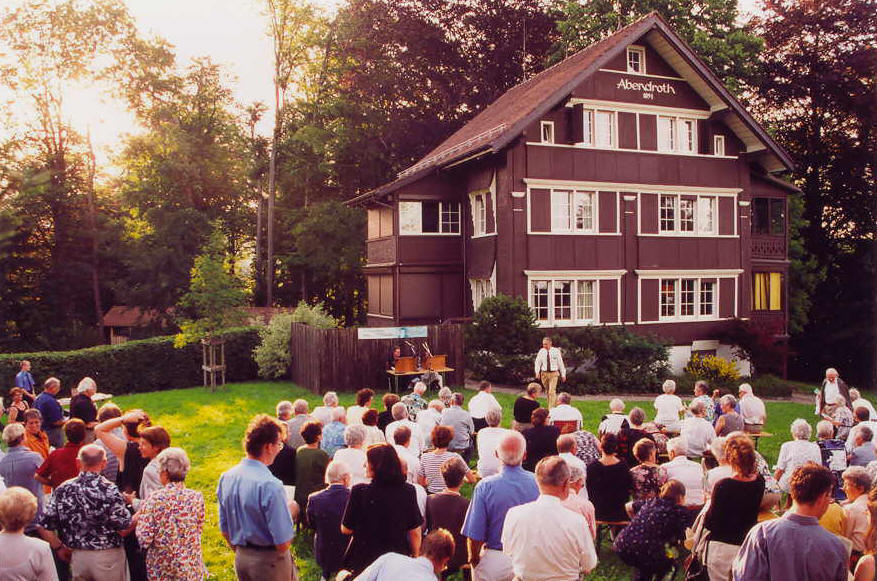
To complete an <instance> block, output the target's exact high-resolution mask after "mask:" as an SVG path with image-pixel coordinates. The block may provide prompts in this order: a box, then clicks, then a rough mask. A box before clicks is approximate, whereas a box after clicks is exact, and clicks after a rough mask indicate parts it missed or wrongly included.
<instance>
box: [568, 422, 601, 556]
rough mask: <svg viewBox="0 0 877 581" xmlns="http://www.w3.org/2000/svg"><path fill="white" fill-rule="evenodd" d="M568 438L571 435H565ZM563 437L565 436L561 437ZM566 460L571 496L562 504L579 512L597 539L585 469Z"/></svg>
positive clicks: (592, 536) (594, 516) (593, 536)
mask: <svg viewBox="0 0 877 581" xmlns="http://www.w3.org/2000/svg"><path fill="white" fill-rule="evenodd" d="M564 435H565V436H568V435H569V434H564ZM561 437H563V436H561ZM564 460H566V463H567V466H569V494H568V495H567V497H566V499H565V500H563V501H561V504H562V505H563V506H565V507H566V508H568V509H570V510H571V511H573V512H577V513H579V514H580V515H582V516H583V517H585V521H586V522H587V523H588V532H589V533H590V534H591V538H592V539H595V538H597V516H596V510H595V509H594V503H592V502H591V501H590V500H588V490H587V488H586V487H585V468H584V467H583V466H580V465H579V464H571V463H570V462H569V459H567V458H564Z"/></svg>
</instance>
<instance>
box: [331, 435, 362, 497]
mask: <svg viewBox="0 0 877 581" xmlns="http://www.w3.org/2000/svg"><path fill="white" fill-rule="evenodd" d="M344 444H345V446H346V447H345V448H341V449H340V450H338V451H336V452H335V455H334V456H333V457H332V460H335V461H336V462H343V463H344V466H345V467H346V468H347V471H348V472H349V473H350V482H349V483H348V486H353V485H354V484H362V483H363V482H368V476H366V467H365V465H366V459H365V447H364V444H365V426H362V425H359V426H347V427H346V428H345V429H344Z"/></svg>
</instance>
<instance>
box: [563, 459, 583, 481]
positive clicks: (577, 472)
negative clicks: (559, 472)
mask: <svg viewBox="0 0 877 581" xmlns="http://www.w3.org/2000/svg"><path fill="white" fill-rule="evenodd" d="M567 465H568V466H569V483H570V484H575V483H576V482H581V483H582V484H584V483H585V471H584V470H582V467H581V466H579V465H578V464H571V463H569V462H567Z"/></svg>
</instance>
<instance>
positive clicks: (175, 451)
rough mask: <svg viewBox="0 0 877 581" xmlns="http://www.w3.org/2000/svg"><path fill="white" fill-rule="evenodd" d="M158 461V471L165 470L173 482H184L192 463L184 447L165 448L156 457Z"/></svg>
mask: <svg viewBox="0 0 877 581" xmlns="http://www.w3.org/2000/svg"><path fill="white" fill-rule="evenodd" d="M155 461H156V462H157V463H158V471H159V472H165V473H166V474H167V476H168V480H170V481H171V482H182V481H183V480H185V479H186V474H188V473H189V468H191V466H192V464H191V462H189V456H187V455H186V451H185V450H183V449H182V448H175V447H170V448H165V449H164V450H162V451H161V452H159V453H158V456H156V457H155Z"/></svg>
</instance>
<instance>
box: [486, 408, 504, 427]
mask: <svg viewBox="0 0 877 581" xmlns="http://www.w3.org/2000/svg"><path fill="white" fill-rule="evenodd" d="M484 421H486V422H487V425H488V426H489V427H491V428H495V427H497V426H498V425H499V424H500V423H501V422H502V409H500V408H490V409H489V410H487V413H486V414H484Z"/></svg>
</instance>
